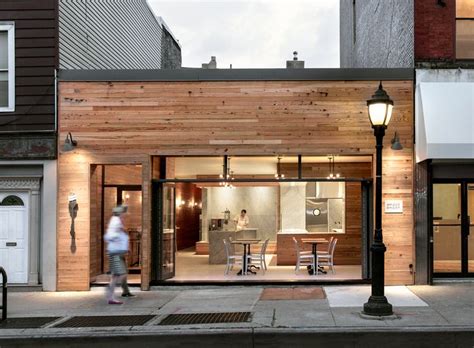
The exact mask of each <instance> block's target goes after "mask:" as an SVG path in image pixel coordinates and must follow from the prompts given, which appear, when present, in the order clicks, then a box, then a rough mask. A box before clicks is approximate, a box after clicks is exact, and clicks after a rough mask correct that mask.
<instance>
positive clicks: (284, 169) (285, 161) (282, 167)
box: [229, 155, 298, 179]
mask: <svg viewBox="0 0 474 348" xmlns="http://www.w3.org/2000/svg"><path fill="white" fill-rule="evenodd" d="M229 168H230V171H231V173H232V175H234V176H235V177H236V178H243V179H278V178H280V179H291V178H297V177H298V156H283V155H282V156H230V157H229Z"/></svg>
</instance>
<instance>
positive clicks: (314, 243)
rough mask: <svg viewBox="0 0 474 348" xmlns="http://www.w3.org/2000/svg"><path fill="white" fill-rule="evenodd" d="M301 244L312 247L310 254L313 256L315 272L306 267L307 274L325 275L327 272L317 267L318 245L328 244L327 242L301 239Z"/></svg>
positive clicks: (321, 239) (320, 239)
mask: <svg viewBox="0 0 474 348" xmlns="http://www.w3.org/2000/svg"><path fill="white" fill-rule="evenodd" d="M301 242H303V243H305V244H311V246H312V253H313V255H314V262H315V263H316V270H317V271H316V272H315V270H314V269H313V267H311V266H309V267H308V273H309V274H318V272H321V273H324V274H326V273H327V272H326V271H325V270H324V269H323V268H322V267H319V266H318V251H317V249H318V244H328V243H329V241H328V240H327V239H324V238H301Z"/></svg>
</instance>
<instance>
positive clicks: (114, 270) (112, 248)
mask: <svg viewBox="0 0 474 348" xmlns="http://www.w3.org/2000/svg"><path fill="white" fill-rule="evenodd" d="M126 212H127V206H121V205H119V206H117V207H115V208H114V209H113V210H112V217H111V218H110V221H109V225H108V227H107V233H106V234H105V235H104V240H105V241H106V242H107V253H108V256H109V270H110V274H111V279H110V284H109V286H108V287H107V290H106V294H107V301H108V303H109V304H122V303H123V302H121V301H118V300H116V299H115V294H114V293H115V286H116V284H117V283H120V284H121V286H122V297H134V296H135V295H133V294H132V293H131V292H130V289H129V288H128V284H127V273H128V271H127V266H126V265H125V255H126V254H127V253H128V243H129V238H128V234H127V233H126V232H125V230H124V227H123V221H122V218H123V214H125V213H126Z"/></svg>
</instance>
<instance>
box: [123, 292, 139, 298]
mask: <svg viewBox="0 0 474 348" xmlns="http://www.w3.org/2000/svg"><path fill="white" fill-rule="evenodd" d="M136 296H137V295H134V294H132V293H131V292H127V293H125V294H122V297H136Z"/></svg>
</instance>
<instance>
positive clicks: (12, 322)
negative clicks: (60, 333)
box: [0, 317, 60, 329]
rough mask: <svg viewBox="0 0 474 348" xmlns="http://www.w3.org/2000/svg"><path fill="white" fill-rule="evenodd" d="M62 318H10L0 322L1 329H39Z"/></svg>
mask: <svg viewBox="0 0 474 348" xmlns="http://www.w3.org/2000/svg"><path fill="white" fill-rule="evenodd" d="M59 318H60V317H25V318H8V319H7V320H5V321H0V329H39V328H41V327H43V326H45V325H47V324H49V323H52V322H53V321H55V320H58V319H59Z"/></svg>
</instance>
